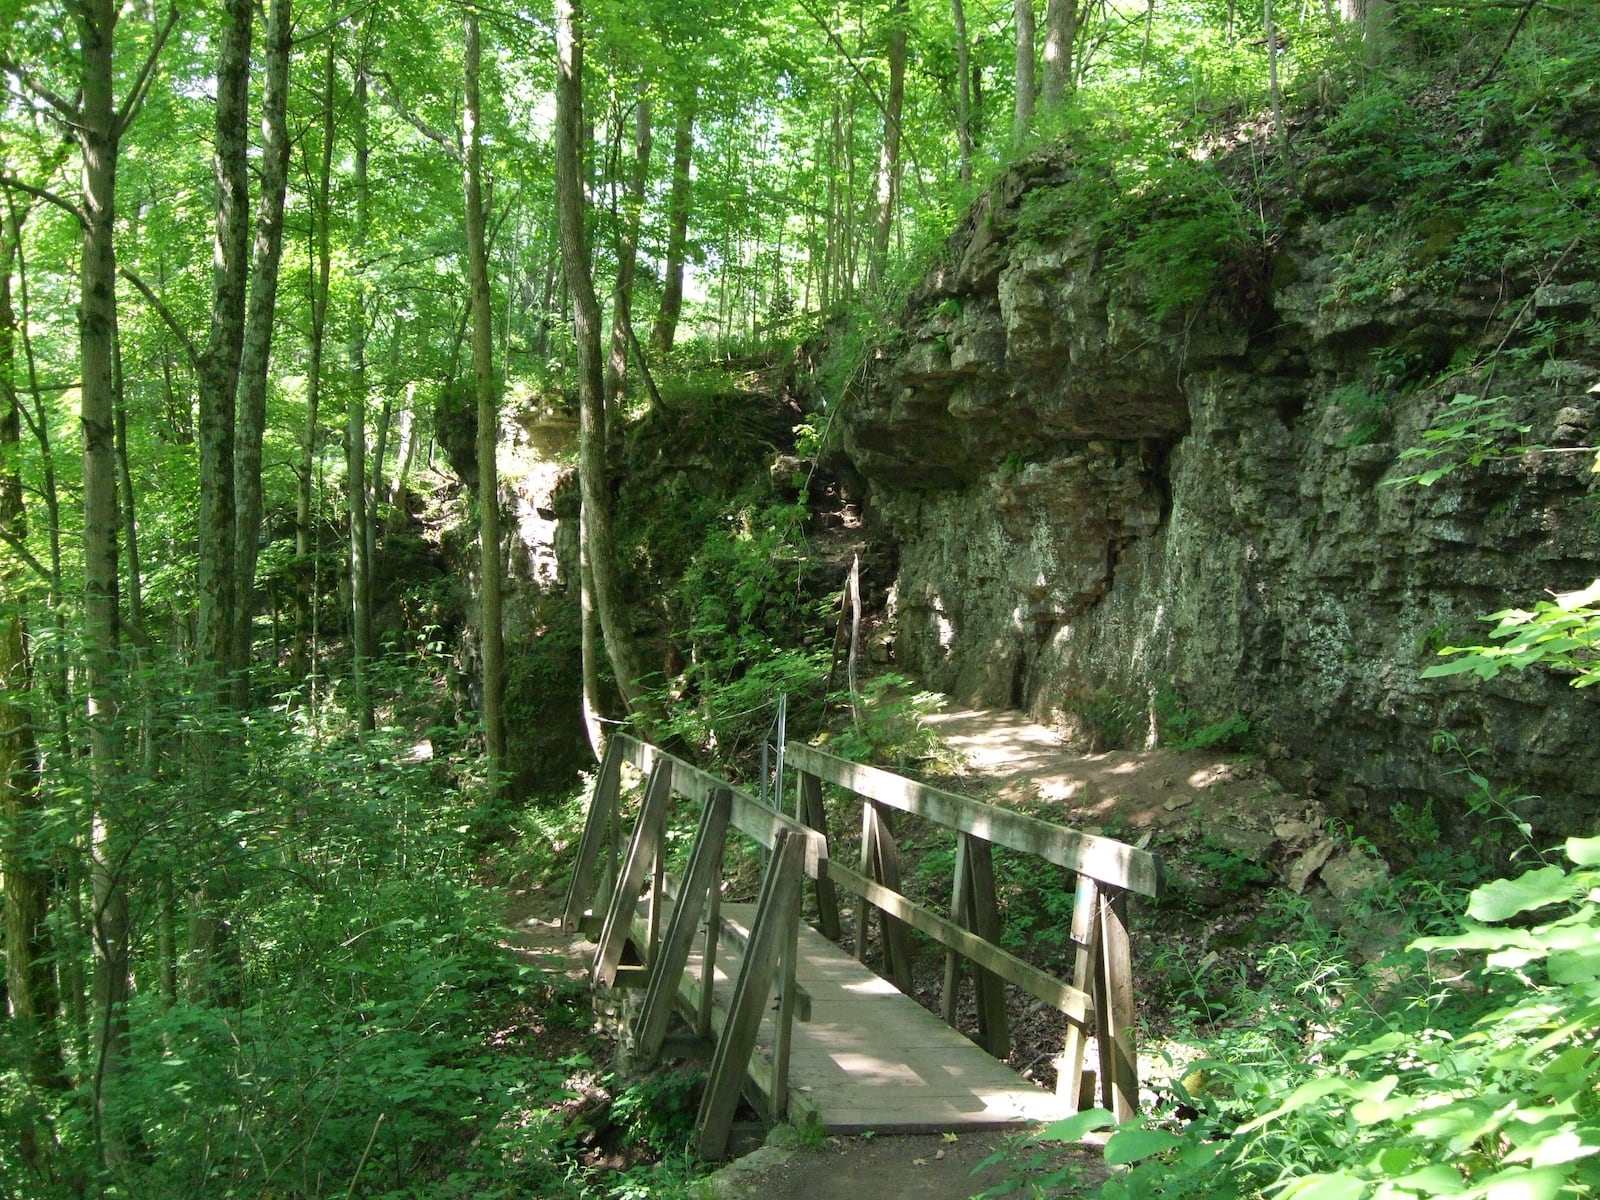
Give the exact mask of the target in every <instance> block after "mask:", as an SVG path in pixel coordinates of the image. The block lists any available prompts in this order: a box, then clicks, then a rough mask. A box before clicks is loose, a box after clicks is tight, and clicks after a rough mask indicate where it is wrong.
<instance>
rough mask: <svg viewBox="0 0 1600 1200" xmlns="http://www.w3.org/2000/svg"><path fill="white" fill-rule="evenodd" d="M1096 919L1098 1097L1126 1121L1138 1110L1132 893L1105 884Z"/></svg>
mask: <svg viewBox="0 0 1600 1200" xmlns="http://www.w3.org/2000/svg"><path fill="white" fill-rule="evenodd" d="M1096 917H1097V924H1098V925H1099V937H1098V938H1096V942H1097V944H1098V947H1099V955H1098V958H1099V962H1098V968H1099V969H1098V970H1097V971H1096V972H1095V989H1094V1013H1095V1041H1096V1042H1097V1043H1098V1044H1099V1050H1100V1081H1101V1082H1100V1095H1101V1101H1102V1103H1103V1104H1104V1105H1105V1106H1106V1107H1107V1108H1108V1109H1110V1110H1111V1112H1112V1113H1113V1114H1114V1115H1115V1116H1116V1118H1117V1120H1119V1121H1128V1120H1131V1119H1132V1118H1133V1116H1134V1114H1135V1113H1137V1112H1138V1111H1139V1065H1138V1058H1137V1056H1136V1050H1135V1047H1134V1026H1133V962H1132V956H1131V953H1130V951H1129V946H1128V893H1127V892H1125V891H1123V890H1122V889H1121V888H1106V889H1105V890H1104V892H1102V893H1101V896H1100V905H1099V912H1098V913H1097V914H1096Z"/></svg>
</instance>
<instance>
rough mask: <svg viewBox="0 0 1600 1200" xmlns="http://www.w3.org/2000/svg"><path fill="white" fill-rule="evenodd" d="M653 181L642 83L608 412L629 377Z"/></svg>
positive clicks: (615, 305) (614, 311) (625, 202)
mask: <svg viewBox="0 0 1600 1200" xmlns="http://www.w3.org/2000/svg"><path fill="white" fill-rule="evenodd" d="M649 182H650V94H649V91H648V90H647V86H646V85H645V84H644V83H643V82H640V84H639V90H638V96H637V103H636V106H635V108H634V115H633V171H632V172H631V173H630V174H629V176H628V186H627V190H626V191H624V192H623V195H622V213H621V214H620V216H621V220H620V222H619V225H618V230H617V286H616V287H615V288H614V289H613V290H612V293H611V350H610V353H609V354H608V355H607V356H606V376H605V380H606V409H607V411H608V412H614V411H615V408H616V402H617V401H618V400H619V399H621V397H622V393H623V391H624V390H625V388H626V386H627V378H628V342H629V340H630V338H631V337H632V335H633V276H634V269H635V267H636V266H637V263H638V257H639V222H640V219H641V216H642V214H643V212H644V189H645V185H646V184H648V183H649Z"/></svg>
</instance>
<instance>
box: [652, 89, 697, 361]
mask: <svg viewBox="0 0 1600 1200" xmlns="http://www.w3.org/2000/svg"><path fill="white" fill-rule="evenodd" d="M699 102H700V93H699V92H698V91H697V90H696V88H695V86H694V84H692V83H691V84H686V85H685V86H684V87H683V89H682V90H681V91H680V92H679V93H678V97H677V109H678V111H677V122H676V124H675V126H674V127H673V132H672V190H671V191H670V192H669V193H668V196H667V261H666V273H665V278H664V279H663V280H662V284H661V311H660V313H659V314H658V315H657V316H656V323H655V327H654V329H652V330H651V333H650V348H651V350H652V351H653V352H654V353H655V356H656V357H657V358H658V359H660V358H665V357H666V356H667V355H668V354H670V353H671V352H672V343H673V341H674V339H675V338H676V337H677V334H678V318H679V317H681V316H682V315H683V265H684V254H685V251H686V250H687V249H688V245H689V210H690V208H691V207H692V206H693V203H694V192H693V185H692V181H691V180H690V178H689V166H690V162H691V158H692V156H693V154H694V118H695V109H696V108H697V107H698V105H699Z"/></svg>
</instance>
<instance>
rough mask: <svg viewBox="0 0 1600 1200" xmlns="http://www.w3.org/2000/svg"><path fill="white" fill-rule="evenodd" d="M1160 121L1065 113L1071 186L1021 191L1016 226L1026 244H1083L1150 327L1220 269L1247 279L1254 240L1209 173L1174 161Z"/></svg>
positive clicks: (1193, 296) (1256, 230) (1208, 165)
mask: <svg viewBox="0 0 1600 1200" xmlns="http://www.w3.org/2000/svg"><path fill="white" fill-rule="evenodd" d="M1141 120H1142V121H1143V122H1147V123H1139V122H1140V121H1141ZM1161 121H1162V118H1161V116H1160V115H1159V114H1149V113H1141V112H1135V113H1127V112H1118V113H1116V114H1114V115H1113V114H1111V113H1109V112H1105V113H1102V112H1095V111H1087V110H1086V111H1081V112H1079V113H1077V114H1075V116H1074V117H1073V119H1072V123H1071V124H1070V125H1069V126H1068V128H1067V129H1066V131H1065V134H1064V137H1065V139H1066V141H1067V143H1068V145H1069V146H1070V147H1071V148H1072V150H1073V151H1074V177H1073V181H1072V183H1071V184H1069V185H1066V186H1062V187H1056V188H1047V189H1039V190H1035V191H1032V192H1029V193H1028V194H1027V195H1026V196H1025V197H1024V198H1023V203H1022V209H1021V212H1020V213H1019V215H1018V218H1017V233H1018V236H1020V237H1023V238H1026V239H1028V240H1031V241H1036V242H1040V243H1049V242H1054V241H1059V240H1061V239H1064V238H1067V237H1087V239H1088V242H1089V244H1088V245H1087V246H1086V247H1085V249H1086V250H1093V251H1099V252H1101V253H1103V255H1104V264H1105V269H1106V270H1107V271H1108V272H1109V273H1110V274H1111V275H1112V276H1113V277H1115V278H1117V279H1119V280H1121V281H1123V283H1124V285H1125V286H1126V288H1127V290H1128V292H1129V294H1130V295H1132V296H1133V297H1135V298H1137V300H1138V302H1140V303H1142V304H1144V305H1145V306H1146V307H1147V308H1148V309H1149V311H1150V312H1151V314H1152V315H1153V316H1154V317H1156V318H1157V319H1158V320H1159V319H1161V318H1163V317H1165V316H1167V315H1168V314H1169V313H1172V312H1177V311H1182V310H1185V309H1188V308H1191V307H1192V306H1194V305H1195V304H1197V303H1199V302H1200V301H1201V300H1203V299H1204V298H1205V297H1206V296H1207V295H1208V294H1209V293H1210V291H1211V290H1212V288H1213V287H1215V286H1216V284H1217V282H1218V281H1219V279H1220V278H1222V277H1223V274H1224V268H1225V265H1232V266H1234V267H1247V268H1248V269H1249V270H1251V271H1253V270H1255V269H1256V268H1255V266H1254V265H1253V264H1254V262H1255V260H1256V259H1257V258H1259V255H1260V247H1261V245H1262V240H1261V239H1262V237H1263V231H1262V229H1261V227H1260V224H1259V222H1252V220H1251V219H1250V218H1249V217H1248V215H1247V213H1246V210H1245V209H1244V208H1243V207H1242V206H1241V204H1240V202H1239V201H1238V199H1237V198H1236V197H1235V195H1234V193H1233V191H1232V189H1231V188H1230V186H1229V185H1228V183H1227V182H1226V181H1225V180H1224V179H1223V177H1222V175H1221V174H1220V172H1219V170H1218V167H1217V165H1216V164H1215V163H1214V162H1211V161H1209V160H1198V159H1195V158H1192V157H1190V156H1188V155H1186V154H1182V153H1174V152H1173V135H1172V131H1171V130H1170V129H1168V128H1165V127H1163V125H1162V124H1161Z"/></svg>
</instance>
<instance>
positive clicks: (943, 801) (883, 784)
mask: <svg viewBox="0 0 1600 1200" xmlns="http://www.w3.org/2000/svg"><path fill="white" fill-rule="evenodd" d="M786 754H787V757H788V761H789V762H790V764H791V765H793V766H795V767H796V768H798V769H799V770H801V771H806V772H809V773H810V774H812V775H815V776H817V777H818V778H820V779H823V780H825V781H827V782H828V783H832V784H836V785H838V786H839V787H843V788H848V789H849V790H850V791H852V792H855V793H856V794H857V795H859V796H864V797H867V798H868V799H871V800H876V801H877V802H878V803H880V804H886V805H888V806H889V807H890V808H896V809H899V810H900V811H901V812H908V813H915V814H917V815H918V816H921V817H926V818H928V819H929V820H931V821H936V822H937V823H939V824H940V825H945V826H948V827H949V828H951V829H959V830H961V831H962V832H964V833H970V834H974V835H975V836H977V837H980V838H982V839H983V840H984V841H986V842H992V843H994V844H995V845H997V846H1006V847H1009V848H1010V849H1012V850H1020V851H1023V852H1024V853H1027V854H1034V855H1037V856H1038V857H1040V858H1042V859H1044V860H1046V861H1047V862H1053V863H1055V864H1056V865H1057V866H1062V867H1066V868H1067V869H1068V870H1069V871H1076V872H1078V873H1079V874H1083V875H1089V876H1091V877H1093V878H1094V879H1097V880H1099V881H1100V882H1101V883H1104V884H1107V885H1108V886H1111V887H1117V888H1122V889H1124V890H1126V891H1130V892H1136V893H1138V894H1139V895H1141V896H1158V895H1160V893H1161V886H1162V885H1161V863H1160V860H1159V859H1158V858H1157V857H1156V856H1155V855H1154V854H1151V853H1150V852H1149V851H1147V850H1139V849H1136V848H1134V847H1133V846H1129V845H1127V844H1126V843H1124V842H1119V841H1117V840H1116V839H1115V838H1108V837H1100V836H1098V835H1096V834H1090V833H1078V832H1077V831H1075V830H1071V829H1063V828H1061V827H1060V826H1059V825H1052V824H1050V822H1048V821H1041V820H1039V819H1038V818H1037V817H1030V816H1026V815H1024V814H1022V813H1017V812H1012V811H1010V810H1009V809H1004V808H996V807H995V806H994V805H992V804H983V803H981V802H979V801H977V800H972V799H969V798H968V797H966V796H958V795H956V794H955V793H954V792H947V791H944V790H943V789H942V788H936V787H933V786H931V785H929V784H925V783H917V782H915V781H914V780H910V779H905V778H902V777H901V776H899V775H896V774H894V773H893V772H890V771H884V770H881V769H880V768H878V767H869V766H865V765H863V764H862V763H853V762H849V761H848V760H846V759H842V758H837V757H835V756H834V755H832V754H828V753H827V752H825V751H822V750H818V749H817V748H816V747H815V746H807V745H805V744H804V743H801V742H794V743H791V744H790V745H789V747H788V748H787V750H786Z"/></svg>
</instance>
